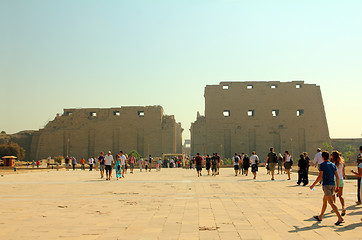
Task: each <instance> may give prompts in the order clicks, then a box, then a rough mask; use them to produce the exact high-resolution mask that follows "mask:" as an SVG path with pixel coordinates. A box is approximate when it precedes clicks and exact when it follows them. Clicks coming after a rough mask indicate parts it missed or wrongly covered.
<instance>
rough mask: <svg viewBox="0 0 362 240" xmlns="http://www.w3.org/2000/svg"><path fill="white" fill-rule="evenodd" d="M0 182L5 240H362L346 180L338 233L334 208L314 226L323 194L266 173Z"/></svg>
mask: <svg viewBox="0 0 362 240" xmlns="http://www.w3.org/2000/svg"><path fill="white" fill-rule="evenodd" d="M1 174H2V176H1V177H0V185H1V198H0V214H1V220H0V224H1V227H2V231H1V232H0V239H17V240H18V239H27V240H32V239H102V240H106V239H228V240H229V239H273V240H274V239H293V240H294V239H329V240H331V239H354V240H356V239H362V234H361V229H362V222H361V220H360V219H361V215H362V205H356V204H355V201H356V180H345V189H344V194H345V199H346V207H347V215H346V216H345V223H343V224H342V225H341V226H335V225H334V222H336V220H337V218H336V216H335V214H334V213H330V211H331V209H330V207H329V206H328V208H327V212H326V215H325V218H324V219H323V221H322V222H321V223H318V222H316V221H315V220H314V219H313V216H314V215H317V214H318V213H319V212H320V208H321V204H322V201H321V199H322V196H323V192H322V189H321V186H317V187H316V190H315V191H311V190H310V189H309V188H308V187H302V186H297V185H296V179H297V174H296V173H295V172H294V173H293V174H292V180H291V181H287V180H286V179H287V177H286V175H276V181H273V182H272V181H270V176H269V175H267V174H266V171H265V169H264V168H260V169H259V174H258V177H257V179H256V180H253V179H252V176H250V175H249V176H247V177H246V176H237V177H236V176H234V174H233V169H231V168H223V169H221V174H220V175H219V176H216V177H212V176H205V174H206V171H205V170H203V174H204V175H203V176H202V177H199V178H198V177H197V175H196V171H194V170H186V169H162V171H161V172H155V171H154V170H152V172H147V173H146V172H139V170H135V173H134V174H129V173H128V174H126V178H125V179H122V180H118V181H117V180H116V179H115V178H113V179H112V181H105V180H104V179H100V177H99V172H98V171H92V172H89V171H88V170H86V171H81V170H76V171H65V170H64V169H62V170H59V171H56V170H36V169H35V170H32V171H28V172H23V173H15V174H8V173H6V172H1ZM315 178H316V177H315V176H310V181H314V180H315ZM337 205H338V206H339V207H340V203H339V202H337Z"/></svg>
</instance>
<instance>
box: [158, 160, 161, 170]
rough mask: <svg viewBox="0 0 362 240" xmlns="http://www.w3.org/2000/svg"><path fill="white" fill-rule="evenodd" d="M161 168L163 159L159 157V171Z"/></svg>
mask: <svg viewBox="0 0 362 240" xmlns="http://www.w3.org/2000/svg"><path fill="white" fill-rule="evenodd" d="M161 168H162V160H161V159H159V160H158V171H161Z"/></svg>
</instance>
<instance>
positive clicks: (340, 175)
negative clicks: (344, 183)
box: [336, 163, 344, 179]
mask: <svg viewBox="0 0 362 240" xmlns="http://www.w3.org/2000/svg"><path fill="white" fill-rule="evenodd" d="M336 167H337V172H338V177H339V179H343V167H344V165H343V163H339V165H338V166H337V165H336Z"/></svg>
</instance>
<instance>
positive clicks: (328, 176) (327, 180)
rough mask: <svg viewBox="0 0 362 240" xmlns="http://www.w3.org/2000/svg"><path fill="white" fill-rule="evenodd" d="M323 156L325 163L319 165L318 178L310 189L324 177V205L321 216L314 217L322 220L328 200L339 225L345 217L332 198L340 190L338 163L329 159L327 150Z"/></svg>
mask: <svg viewBox="0 0 362 240" xmlns="http://www.w3.org/2000/svg"><path fill="white" fill-rule="evenodd" d="M321 156H322V158H323V163H321V164H320V165H319V175H318V177H317V179H316V180H315V182H314V183H313V184H312V185H311V186H310V189H312V190H313V188H314V186H315V185H316V184H317V183H318V182H319V181H320V180H321V179H323V192H324V197H323V205H322V210H321V214H320V215H319V216H314V218H315V219H316V220H317V221H319V222H320V221H322V219H323V215H324V212H325V211H326V208H327V202H328V203H329V205H330V206H331V207H332V209H333V211H334V213H335V214H336V215H337V217H338V220H337V222H336V223H335V225H337V226H338V225H340V224H341V223H343V222H344V219H343V218H342V216H341V214H340V213H339V211H338V208H337V206H336V204H334V202H333V199H332V196H333V195H334V193H335V192H338V190H339V177H338V171H337V167H336V165H334V163H332V162H330V161H329V153H328V152H326V151H325V152H322V154H321ZM334 179H336V181H337V184H335V182H334Z"/></svg>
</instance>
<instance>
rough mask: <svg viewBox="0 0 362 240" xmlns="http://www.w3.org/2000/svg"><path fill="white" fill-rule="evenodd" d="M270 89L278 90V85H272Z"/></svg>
mask: <svg viewBox="0 0 362 240" xmlns="http://www.w3.org/2000/svg"><path fill="white" fill-rule="evenodd" d="M270 88H278V85H276V84H272V85H271V86H270Z"/></svg>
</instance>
